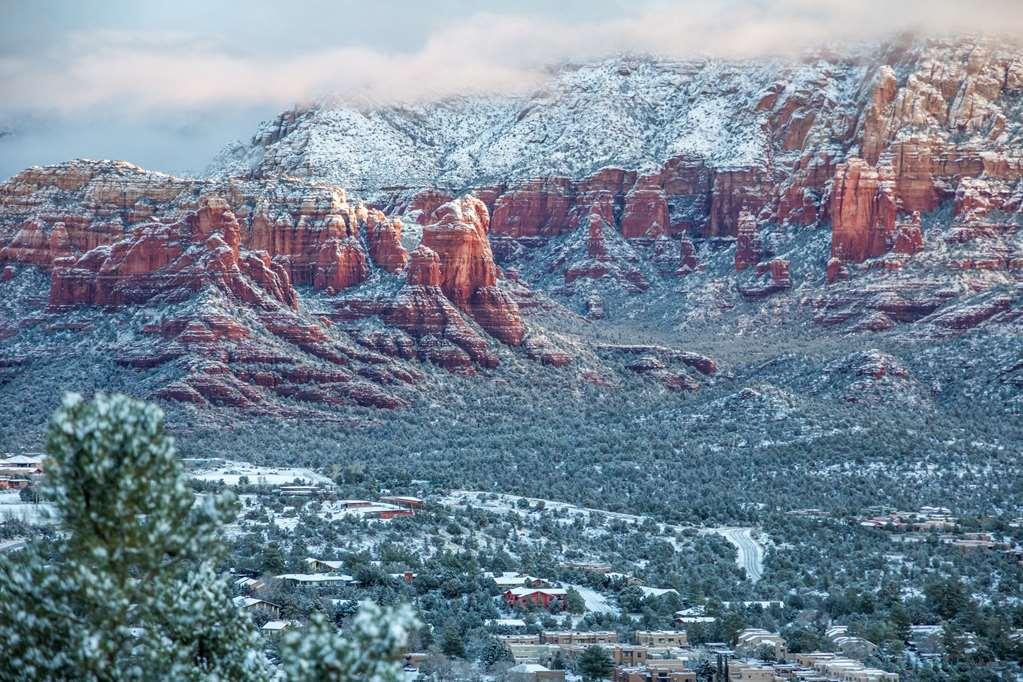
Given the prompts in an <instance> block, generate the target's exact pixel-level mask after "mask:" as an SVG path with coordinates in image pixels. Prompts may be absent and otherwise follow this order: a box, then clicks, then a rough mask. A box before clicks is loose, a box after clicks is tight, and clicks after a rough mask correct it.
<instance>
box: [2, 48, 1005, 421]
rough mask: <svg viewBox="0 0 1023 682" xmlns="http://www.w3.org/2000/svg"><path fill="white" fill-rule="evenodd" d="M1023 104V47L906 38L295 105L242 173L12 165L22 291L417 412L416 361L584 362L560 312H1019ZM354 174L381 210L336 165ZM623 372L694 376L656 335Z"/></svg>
mask: <svg viewBox="0 0 1023 682" xmlns="http://www.w3.org/2000/svg"><path fill="white" fill-rule="evenodd" d="M623 92H624V93H631V94H630V95H629V96H628V97H621V96H620V95H619V93H623ZM1021 98H1023V50H1020V48H1018V47H1016V46H1013V45H1010V44H1006V43H1000V42H995V41H987V40H913V41H908V42H902V43H897V44H891V45H885V46H882V47H881V48H880V49H876V50H870V51H867V52H863V53H853V54H849V55H842V56H840V57H834V56H826V55H821V56H819V58H815V59H807V60H801V61H794V62H784V61H776V62H774V61H773V62H771V63H769V64H768V63H763V62H755V63H751V62H696V61H694V62H684V63H678V62H671V63H668V62H664V63H661V62H654V61H650V60H639V61H636V60H624V61H622V60H615V61H612V62H608V63H602V64H598V65H589V66H585V67H581V68H579V69H573V70H565V72H564V73H559V74H558V75H557V76H556V77H555V78H554V80H553V81H552V85H551V88H550V89H549V91H548V93H547V94H546V95H544V96H542V97H541V96H537V97H535V98H527V99H525V100H524V101H518V100H515V101H505V100H502V101H500V102H498V101H495V102H493V103H491V104H492V107H491V104H487V103H486V102H481V101H480V100H478V99H477V100H473V101H472V102H471V103H461V102H449V103H446V104H445V105H443V106H434V105H424V106H423V107H419V108H415V107H413V108H410V109H408V110H402V111H395V110H390V109H389V110H382V111H378V112H373V111H368V112H356V113H353V112H350V111H347V110H327V109H324V108H317V109H312V110H308V111H292V112H289V113H288V114H287V115H285V116H282V117H281V118H280V119H279V120H278V121H276V122H274V123H271V124H269V125H268V126H266V127H264V128H263V129H262V130H261V131H260V132H259V133H258V134H257V136H256V138H254V140H253V143H252V146H251V148H250V149H247V150H246V149H242V150H241V152H240V154H241V155H240V156H233V157H232V159H231V160H228V161H230V163H228V162H227V161H225V164H226V165H223V166H222V170H223V169H227V170H231V169H233V170H237V171H239V173H238V175H237V176H236V177H232V174H231V173H230V172H221V173H219V174H217V175H215V176H214V177H213V178H211V179H184V178H174V177H170V176H167V175H163V174H160V173H153V172H148V171H145V170H142V169H140V168H138V167H136V166H132V165H131V164H127V163H123V162H113V163H112V162H88V161H78V162H72V163H68V164H62V165H59V166H53V167H48V168H33V169H30V170H27V171H25V172H23V173H21V174H19V175H17V176H15V177H14V178H12V179H11V180H10V181H9V182H7V183H5V184H3V185H2V186H0V286H4V287H11V288H10V289H8V291H13V290H15V288H18V289H17V290H19V291H20V290H21V289H20V287H23V286H24V285H23V284H22V282H23V280H24V275H23V273H25V272H26V271H34V270H36V269H42V270H44V271H46V272H48V273H49V274H50V282H51V284H50V292H49V297H48V305H49V310H48V312H44V313H41V315H49V316H53V317H60V316H61V315H65V314H70V313H73V312H74V311H76V310H78V309H80V308H81V307H83V306H102V307H104V308H109V309H112V310H115V311H118V310H121V311H123V310H124V309H125V308H128V307H131V306H138V307H139V308H144V309H146V310H155V309H162V308H168V311H167V314H166V315H163V316H162V317H161V319H160V321H158V322H153V323H151V324H147V325H146V329H144V330H143V331H142V332H141V334H142V335H143V337H144V338H146V339H148V340H149V343H145V344H141V345H140V347H138V348H136V347H135V346H131V347H130V348H126V349H123V352H122V355H123V357H122V360H123V362H124V363H125V364H128V365H130V366H133V367H140V368H150V367H156V366H158V365H164V364H168V363H171V364H175V363H176V365H180V366H181V368H182V372H183V373H182V375H181V377H180V378H179V380H177V381H176V382H175V383H174V385H173V386H171V387H167V389H166V391H165V392H164V393H162V395H165V396H166V397H170V398H174V399H178V400H189V401H192V402H196V403H198V404H211V405H217V404H237V405H246V406H252V405H261V404H269V403H271V402H272V403H274V404H281V403H288V404H289V405H290V404H292V403H294V401H298V402H300V403H302V402H312V403H321V404H328V405H330V404H347V403H353V402H354V403H359V404H376V405H380V406H391V407H393V406H399V405H403V404H406V403H407V402H408V393H407V392H405V391H404V389H403V388H402V387H403V386H405V385H407V384H410V383H413V382H415V381H417V380H418V379H419V378H420V376H421V375H420V373H419V371H418V370H417V369H416V366H417V363H419V362H429V363H433V364H436V365H440V366H442V367H446V368H448V369H451V370H455V371H458V372H464V373H473V372H478V371H480V370H481V369H485V368H493V367H496V366H497V365H498V364H499V362H500V360H501V358H502V357H509V355H508V354H510V353H517V354H519V355H521V356H523V357H525V358H527V359H530V360H533V361H537V362H538V363H542V364H544V365H547V366H549V367H555V368H564V367H567V368H568V369H567V370H566V371H573V369H574V367H575V366H577V365H580V364H582V363H580V362H578V361H577V358H578V357H579V356H578V355H577V354H576V353H575V352H574V351H570V350H566V349H571V348H572V346H573V344H575V343H576V342H575V341H566V340H565V336H564V335H559V334H558V333H554V332H551V331H550V330H549V329H548V330H547V331H548V333H544V329H543V327H542V324H541V323H537V320H550V319H554V318H557V319H559V320H561V323H562V326H563V328H571V325H572V324H575V323H581V320H582V319H583V318H582V316H585V319H586V322H585V323H586V324H595V323H599V321H600V320H608V321H610V322H611V323H620V322H623V321H625V320H628V319H632V318H633V317H639V318H642V317H643V316H644V315H646V314H648V313H649V314H651V315H654V316H656V317H657V319H658V320H668V319H672V320H674V322H671V323H670V324H674V323H675V322H681V321H684V320H686V319H693V320H697V321H700V322H708V321H711V320H712V319H713V318H715V316H724V315H727V314H728V311H735V313H734V314H735V315H736V316H737V317H741V316H748V319H754V318H757V317H758V316H766V315H768V314H774V315H782V314H791V315H793V316H796V317H797V318H799V319H800V320H804V321H806V322H807V323H808V324H810V323H816V324H820V325H824V326H826V327H827V326H837V327H838V328H839V329H841V331H842V333H868V332H869V333H881V332H888V331H891V330H897V329H898V328H899V327H900V326H901V325H905V324H914V325H919V327H917V328H924V329H925V330H926V332H927V333H928V334H931V335H934V336H935V337H938V336H940V335H943V334H953V333H959V332H962V331H964V330H967V329H972V328H974V327H977V326H980V325H989V324H990V325H996V324H997V325H1002V324H1017V323H1018V320H1019V319H1021V316H1023V314H1021V312H1020V311H1021V302H1020V296H1019V294H1018V288H1019V285H1020V282H1021V281H1023V246H1021V241H1020V226H1021V225H1023V154H1021V153H1020V149H1023V117H1021V114H1020V107H1019V104H1018V103H1019V101H1020V99H1021ZM637 102H643V103H645V104H643V105H642V106H639V105H637ZM463 104H465V105H466V106H464V108H463ZM609 125H613V126H614V130H615V134H613V135H611V134H608V126H609ZM421 126H422V128H421ZM419 133H422V134H419ZM419 139H429V140H430V141H431V143H430V144H429V145H421V144H416V143H415V140H419ZM351 145H356V146H355V147H352V146H351ZM395 150H398V152H400V153H397V155H396V156H395V155H394V154H395V153H396V152H395ZM434 157H436V158H434ZM356 161H358V163H355V162H356ZM352 174H355V175H353V176H352V177H351V178H349V179H351V181H352V182H353V183H354V185H353V186H357V187H359V188H360V192H364V194H363V198H365V199H368V200H370V201H369V203H363V202H359V201H356V200H350V199H349V197H348V194H347V193H346V191H345V189H343V188H342V187H341V186H339V185H338V184H335V183H334V182H331V180H335V179H337V178H338V177H339V175H352ZM294 176H299V177H301V178H303V179H296V178H295V177H294ZM356 176H357V177H356ZM466 188H469V189H468V190H467V189H466ZM502 269H503V271H504V272H507V273H508V274H507V276H505V275H504V274H503V272H502ZM12 282H13V284H11V283H12ZM41 305H43V306H46V302H45V301H44V303H42V304H41ZM186 308H187V310H186ZM531 310H534V311H538V313H539V314H537V316H536V317H532V316H531V313H530V311H531ZM314 311H315V312H314ZM623 311H624V312H625V315H627V317H626V316H625V315H623ZM654 311H656V312H654ZM111 314H116V313H111ZM161 314H162V313H161ZM573 314H578V315H579V317H578V318H576V317H572V315H573ZM524 315H525V316H527V317H528V319H529V324H528V325H527V323H526V322H525V321H524V319H523V317H524ZM619 316H621V317H619ZM673 316H674V317H673ZM164 318H166V319H164ZM566 320H568V321H567V322H566ZM54 324H63V322H60V323H57V322H55V323H54ZM68 324H79V323H78V322H74V323H68ZM751 324H752V323H751ZM678 328H679V329H681V328H683V326H682V325H681V324H680V325H678ZM18 329H19V327H18V325H17V324H6V323H4V324H0V336H3V337H4V338H10V337H11V336H12V335H15V336H16V335H17V334H19V331H18ZM586 345H587V344H586V343H584V342H579V343H578V346H580V347H585V346H586ZM584 355H585V353H584ZM296 357H297V358H298V359H297V360H296V359H295V358H296ZM590 357H592V356H590ZM260 365H266V366H268V367H270V369H267V367H261V366H260ZM628 368H629V369H630V371H631V372H632V373H634V374H637V375H640V376H647V377H652V378H657V379H658V381H659V382H660V383H661V384H662V385H664V386H665V387H667V388H670V389H672V390H695V389H696V388H697V387H698V386H699V384H700V381H697V380H696V379H695V378H693V377H690V376H688V375H687V374H685V372H684V370H682V369H681V368H677V370H673V369H672V368H671V362H669V361H668V360H666V359H665V357H662V355H658V354H657V353H646V354H644V357H642V358H639V359H631V360H630V361H629V366H628ZM586 371H587V372H589V374H590V375H592V376H599V375H600V371H599V370H598V369H593V368H587V369H586ZM606 383H607V385H612V384H613V383H614V382H613V381H609V382H606Z"/></svg>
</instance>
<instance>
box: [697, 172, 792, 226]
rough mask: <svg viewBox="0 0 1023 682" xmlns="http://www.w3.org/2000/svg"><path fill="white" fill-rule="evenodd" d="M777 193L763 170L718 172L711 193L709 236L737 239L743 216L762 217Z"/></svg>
mask: <svg viewBox="0 0 1023 682" xmlns="http://www.w3.org/2000/svg"><path fill="white" fill-rule="evenodd" d="M774 191H775V190H774V186H773V185H772V183H770V182H768V181H767V178H766V177H765V171H764V169H762V168H759V167H751V168H737V169H723V170H719V171H717V172H716V173H715V174H714V185H713V189H712V190H711V192H712V196H711V207H710V223H709V225H708V226H707V229H706V235H707V236H709V237H725V236H734V235H735V234H736V231H737V229H738V225H739V215H740V214H741V213H742V212H743V211H749V212H750V213H752V214H753V215H758V214H759V213H760V209H762V208H763V207H764V206H766V205H767V204H768V203H770V202H771V201H772V194H773V193H774Z"/></svg>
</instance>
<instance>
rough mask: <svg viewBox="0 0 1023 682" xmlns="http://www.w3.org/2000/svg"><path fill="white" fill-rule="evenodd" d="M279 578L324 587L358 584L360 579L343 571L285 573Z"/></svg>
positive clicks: (291, 582) (292, 582) (299, 584)
mask: <svg viewBox="0 0 1023 682" xmlns="http://www.w3.org/2000/svg"><path fill="white" fill-rule="evenodd" d="M277 579H278V580H283V581H284V582H287V583H290V584H292V585H298V586H300V587H323V586H325V585H357V584H358V582H359V581H357V580H356V579H355V578H353V577H352V576H350V575H344V574H342V573H284V574H283V575H279V576H277Z"/></svg>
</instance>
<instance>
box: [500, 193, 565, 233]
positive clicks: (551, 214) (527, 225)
mask: <svg viewBox="0 0 1023 682" xmlns="http://www.w3.org/2000/svg"><path fill="white" fill-rule="evenodd" d="M574 203H575V187H574V183H573V182H572V181H570V180H569V179H568V178H549V179H546V180H533V181H530V182H527V183H524V184H522V185H521V186H519V187H516V188H515V189H513V190H510V191H507V192H505V193H503V194H501V195H500V196H498V197H497V199H496V200H495V202H494V216H493V220H492V221H491V233H492V234H493V235H494V236H496V237H514V238H519V237H537V236H556V235H559V234H563V233H565V232H567V231H569V230H571V229H573V228H574V227H575V226H574V225H573V224H572V223H573V221H572V219H571V217H570V215H571V211H572V208H573V206H574Z"/></svg>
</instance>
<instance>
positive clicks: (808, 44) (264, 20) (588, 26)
mask: <svg viewBox="0 0 1023 682" xmlns="http://www.w3.org/2000/svg"><path fill="white" fill-rule="evenodd" d="M215 4H217V3H201V2H196V1H193V0H183V1H181V2H177V3H174V4H173V5H174V6H173V7H166V6H164V4H163V3H161V4H157V3H152V6H147V4H146V3H134V2H122V1H120V0H111V1H108V2H56V3H38V4H36V3H27V4H25V5H20V6H14V7H12V8H10V11H6V10H5V14H7V15H8V17H9V21H7V22H6V23H5V25H4V26H3V27H0V92H3V93H4V95H5V96H4V98H3V103H2V104H0V131H2V130H3V129H4V128H5V127H6V128H7V129H9V130H10V131H11V132H13V133H14V134H12V135H8V136H6V137H2V138H0V175H3V176H6V175H8V174H10V173H11V172H14V171H15V170H17V168H18V167H20V166H16V165H15V164H21V163H25V162H26V161H27V162H34V163H41V162H48V161H50V160H58V159H62V158H66V157H68V156H76V155H82V153H83V152H84V153H88V154H92V155H96V154H95V151H103V150H105V149H110V150H111V151H116V150H118V149H129V147H128V145H125V144H123V141H122V143H121V144H120V145H118V144H115V141H116V140H118V139H122V140H123V138H124V137H125V135H127V134H128V133H131V134H133V135H137V134H140V133H141V134H142V135H143V137H144V136H145V134H146V131H147V130H148V131H149V133H150V134H152V135H153V136H154V137H153V145H154V147H155V148H158V149H161V151H159V152H158V153H156V154H155V155H152V154H146V153H145V151H144V150H143V153H142V156H143V157H153V156H155V157H157V158H155V159H154V160H155V161H157V162H159V161H161V160H165V161H167V162H168V164H169V165H168V166H167V167H166V169H167V170H172V171H180V170H184V169H187V168H194V167H198V166H201V165H202V162H201V161H200V162H199V163H198V164H196V163H195V162H190V163H192V165H191V166H190V165H189V164H188V163H184V161H185V157H189V158H190V157H193V156H195V151H194V150H192V147H193V146H198V145H199V144H200V143H201V144H203V145H206V144H208V143H209V142H210V140H209V139H208V138H209V137H210V136H211V135H214V134H216V135H220V134H222V133H224V132H227V131H229V130H231V129H233V128H234V127H235V126H238V130H237V131H236V133H235V134H234V135H231V136H230V137H240V136H244V135H246V134H247V133H248V132H249V130H250V129H251V128H253V127H254V126H255V123H256V122H257V121H258V120H259V119H260V118H264V117H267V116H270V115H272V114H273V113H274V112H275V111H277V110H279V109H282V108H285V107H288V106H291V105H293V104H297V103H303V102H307V101H309V100H313V99H316V98H319V97H323V96H335V97H339V98H341V99H347V100H350V101H353V102H375V103H392V102H393V103H401V102H417V101H424V100H434V99H440V98H445V97H450V96H453V95H460V94H475V93H490V92H501V93H524V92H528V91H530V90H532V89H534V88H536V87H537V86H538V84H539V83H541V82H542V80H543V78H544V73H545V70H546V69H548V68H550V67H551V66H553V65H557V64H561V63H566V62H580V61H588V60H593V59H599V58H603V57H608V56H612V55H616V54H622V53H631V54H649V55H658V56H665V57H671V58H687V57H695V56H709V57H719V58H751V57H758V56H774V55H792V54H794V53H798V52H799V51H802V50H805V49H811V48H815V47H819V46H826V45H833V44H835V43H840V42H853V41H870V40H879V39H883V38H884V37H887V36H890V35H892V34H894V33H897V32H902V31H916V32H921V33H950V32H956V33H962V32H978V33H999V34H1009V35H1012V34H1016V35H1018V34H1019V33H1020V32H1021V31H1023V3H1020V2H1018V0H900V1H899V2H891V0H858V1H857V2H848V0H725V1H722V2H712V3H709V2H704V1H702V0H694V1H684V0H683V1H677V2H660V1H654V0H649V1H645V2H644V1H640V2H613V1H600V0H591V1H590V2H577V1H575V0H569V1H567V2H562V3H558V5H557V6H556V7H554V6H553V3H546V2H539V1H531V0H525V1H522V0H519V1H516V2H511V1H508V2H491V3H487V4H486V8H487V9H486V11H480V10H478V9H473V7H474V6H475V7H476V8H478V7H479V3H470V2H464V1H460V0H438V1H437V2H431V3H418V4H415V5H413V4H410V3H404V2H392V3H388V2H375V3H364V2H352V1H347V0H342V1H341V2H326V1H324V0H309V1H307V2H292V3H288V4H287V6H286V7H285V8H284V9H282V8H281V7H282V6H281V5H279V4H277V3H270V2H262V1H260V0H256V1H254V2H251V3H246V5H245V6H244V7H234V8H225V7H209V6H208V5H215ZM89 122H95V126H92V125H89ZM104 122H106V123H104ZM71 129H74V130H76V134H74V135H72V134H70V133H69V130H71ZM26 137H27V138H31V142H32V145H33V146H34V148H35V150H36V153H38V155H39V156H41V157H44V158H38V159H35V160H29V159H27V158H25V154H27V153H28V152H29V149H27V148H26V149H23V150H20V151H19V150H18V149H17V148H18V140H22V141H24V140H25V139H26ZM230 137H229V138H228V139H221V140H220V143H224V142H227V141H228V140H229V139H230ZM75 140H79V142H77V143H76V142H75ZM138 144H139V143H135V146H136V147H137V146H138ZM217 146H219V145H217ZM62 151H63V152H64V153H61V152H62ZM136 151H137V150H136ZM23 152H24V153H23ZM211 153H212V150H209V149H206V150H205V155H204V156H203V157H202V160H205V159H206V158H208V157H209V155H210V154H211ZM99 155H116V154H99ZM54 157H55V158H54ZM172 157H181V158H172ZM141 161H142V162H143V163H152V161H151V160H150V159H149V158H143V159H141Z"/></svg>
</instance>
